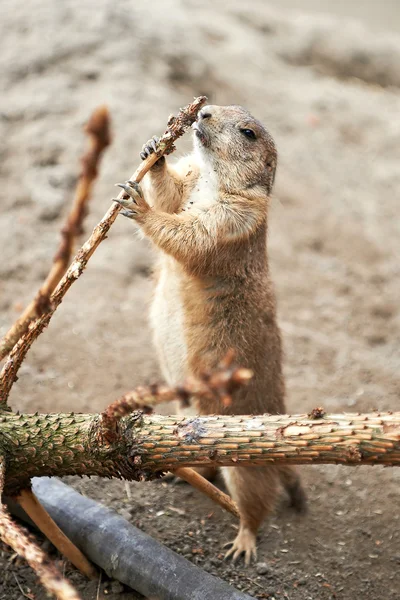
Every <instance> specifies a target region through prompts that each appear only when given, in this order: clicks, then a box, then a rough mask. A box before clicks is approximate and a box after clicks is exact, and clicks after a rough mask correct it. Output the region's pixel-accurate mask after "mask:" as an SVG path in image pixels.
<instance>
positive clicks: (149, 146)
mask: <svg viewBox="0 0 400 600" xmlns="http://www.w3.org/2000/svg"><path fill="white" fill-rule="evenodd" d="M159 141H160V140H159V138H158V137H157V136H156V135H154V136H153V137H152V138H151V140H149V141H148V142H146V143H145V144H144V145H143V147H142V151H141V153H140V158H141V159H142V160H146V158H148V157H149V156H150V154H154V152H157V146H158V142H159ZM164 162H165V157H164V156H161V157H160V158H159V159H158V160H157V162H156V163H154V165H153V166H152V169H153V168H154V167H155V166H161V165H163V164H164Z"/></svg>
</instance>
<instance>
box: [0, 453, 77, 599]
mask: <svg viewBox="0 0 400 600" xmlns="http://www.w3.org/2000/svg"><path fill="white" fill-rule="evenodd" d="M4 478H5V461H4V460H3V459H1V458H0V495H1V491H2V490H3V489H4ZM0 539H1V540H2V541H3V542H4V543H5V544H7V545H8V546H10V547H11V548H12V549H13V550H14V552H16V553H17V554H18V555H19V556H22V557H23V558H24V559H25V560H26V561H27V563H28V564H29V566H30V567H31V568H32V569H33V570H34V571H35V573H36V575H37V576H38V577H39V579H40V581H41V583H42V584H43V586H44V587H45V588H46V590H47V591H48V592H50V593H51V594H54V595H55V596H56V597H57V598H59V600H80V597H79V596H78V594H77V592H76V591H75V589H74V588H73V587H72V586H71V584H70V583H69V582H68V581H66V580H65V579H63V578H62V576H61V573H59V571H58V570H57V569H56V567H55V566H54V565H53V564H52V563H51V562H50V560H49V559H48V558H47V556H46V555H45V553H44V552H43V551H42V550H41V549H40V548H39V547H38V545H37V543H36V542H35V540H34V538H33V537H32V536H31V535H30V534H29V533H28V532H27V531H26V530H25V529H23V528H22V527H19V526H18V525H17V524H16V523H14V521H13V520H12V518H11V516H10V514H9V513H8V511H7V510H6V509H5V507H4V505H2V504H0Z"/></svg>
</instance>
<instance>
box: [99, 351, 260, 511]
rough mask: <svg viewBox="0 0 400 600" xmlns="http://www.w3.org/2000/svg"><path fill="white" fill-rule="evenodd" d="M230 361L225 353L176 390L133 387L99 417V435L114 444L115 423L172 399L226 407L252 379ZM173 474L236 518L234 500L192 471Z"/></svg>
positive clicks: (180, 471) (148, 412) (178, 471)
mask: <svg viewBox="0 0 400 600" xmlns="http://www.w3.org/2000/svg"><path fill="white" fill-rule="evenodd" d="M233 360H234V353H233V352H232V351H231V352H228V354H227V355H226V357H225V358H224V359H223V360H222V361H221V363H220V365H219V366H218V368H217V369H216V370H215V371H214V372H213V373H203V374H202V375H201V376H200V377H198V378H196V377H190V378H188V379H186V381H184V383H183V384H182V385H180V386H177V387H168V386H157V385H153V386H148V387H139V388H136V390H134V391H133V392H131V393H130V394H126V395H125V396H123V397H122V398H120V399H119V400H116V401H115V402H113V403H112V404H110V406H108V407H107V408H106V410H105V411H104V412H103V413H102V414H101V420H100V423H101V429H102V431H101V434H102V435H103V436H104V438H105V439H106V440H107V441H108V442H115V441H116V440H117V439H118V435H119V430H118V422H119V420H120V419H121V418H122V417H124V416H126V415H128V414H130V413H131V412H133V411H134V410H139V409H141V410H142V411H143V412H144V413H146V414H150V413H151V412H152V407H153V406H156V405H157V404H161V403H163V402H169V401H171V400H180V401H181V402H182V403H183V404H188V403H189V400H190V398H196V399H199V398H204V397H207V398H215V397H217V398H218V399H219V400H221V401H222V403H223V404H225V405H227V404H229V403H230V402H231V394H232V393H233V392H234V391H235V390H236V389H237V388H239V387H240V386H242V385H244V384H246V383H247V382H248V381H249V379H250V378H251V377H252V373H251V371H250V370H249V369H243V368H236V367H235V366H234V364H233ZM173 472H174V474H175V475H177V476H178V477H180V478H181V479H184V480H185V481H187V482H188V483H190V485H192V486H193V487H195V488H196V489H198V490H199V491H200V492H202V493H203V494H205V495H206V496H209V497H210V498H211V499H212V500H213V501H214V502H216V503H217V504H219V505H220V506H221V507H222V508H224V509H225V510H228V511H229V512H230V513H232V514H233V515H235V516H236V517H239V511H238V508H237V506H236V504H235V503H234V502H233V500H231V498H230V497H229V496H228V495H227V494H224V492H221V490H219V489H218V488H217V487H215V485H213V484H212V483H210V482H209V481H207V479H205V478H204V477H203V476H202V475H200V474H199V473H197V472H196V471H195V470H194V469H190V468H188V467H185V468H180V469H176V470H174V471H173Z"/></svg>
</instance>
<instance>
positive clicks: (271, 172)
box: [265, 157, 278, 194]
mask: <svg viewBox="0 0 400 600" xmlns="http://www.w3.org/2000/svg"><path fill="white" fill-rule="evenodd" d="M277 162H278V161H277V160H276V158H271V157H269V158H268V159H267V162H266V165H265V167H266V171H267V176H268V194H270V193H271V192H272V188H273V186H274V182H275V173H276V165H277Z"/></svg>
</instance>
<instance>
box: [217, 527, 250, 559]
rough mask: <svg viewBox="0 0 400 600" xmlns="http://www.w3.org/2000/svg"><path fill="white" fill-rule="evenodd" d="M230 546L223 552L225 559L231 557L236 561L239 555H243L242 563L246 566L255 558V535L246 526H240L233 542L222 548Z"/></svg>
mask: <svg viewBox="0 0 400 600" xmlns="http://www.w3.org/2000/svg"><path fill="white" fill-rule="evenodd" d="M228 546H231V547H230V549H229V550H228V552H227V553H226V554H225V559H227V558H230V557H232V561H233V562H236V561H237V559H238V558H239V557H240V556H242V555H243V556H244V563H245V565H246V567H248V566H249V565H250V563H251V561H252V560H256V559H257V540H256V535H255V533H253V532H252V531H251V530H250V529H249V528H248V527H245V526H243V525H241V526H240V529H239V533H238V534H237V536H236V538H235V540H234V541H233V542H229V543H228V544H225V546H224V548H227V547H228Z"/></svg>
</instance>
